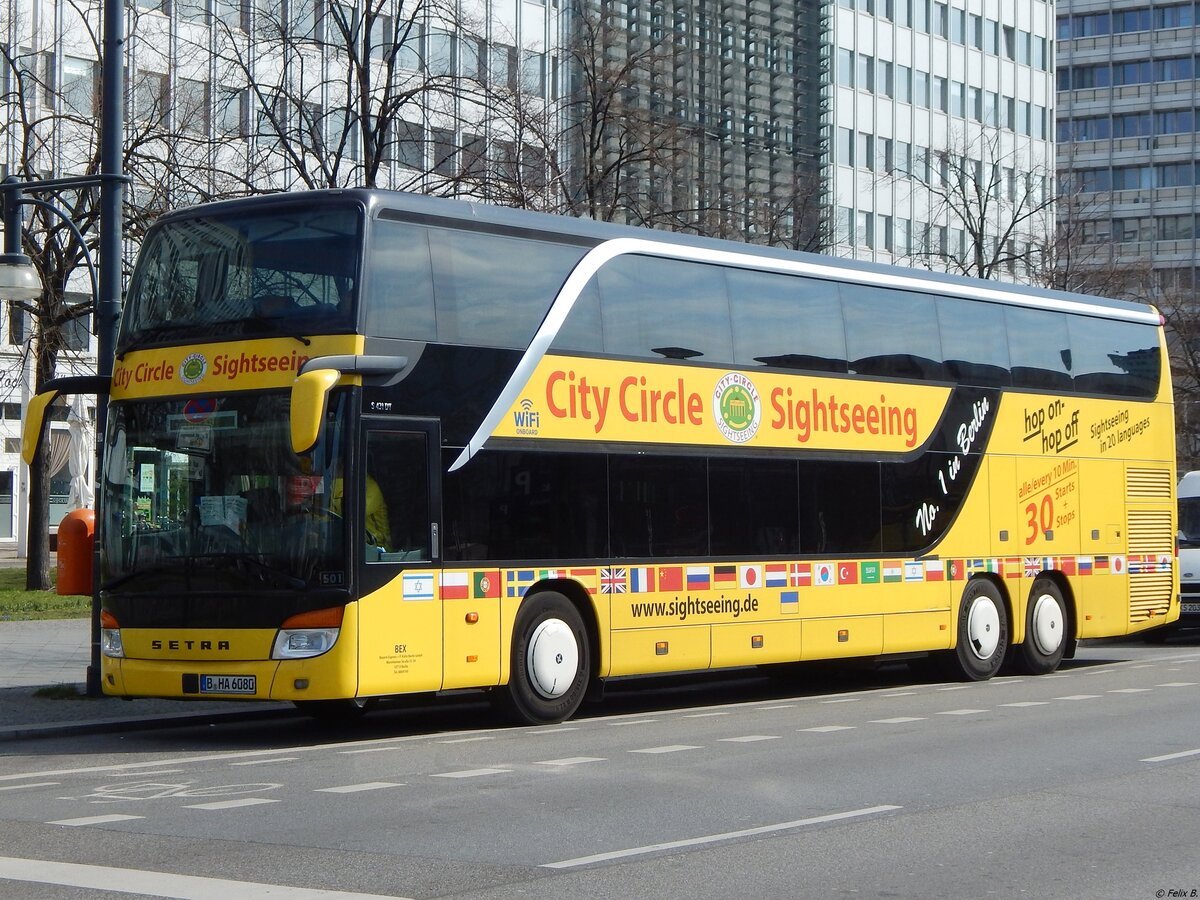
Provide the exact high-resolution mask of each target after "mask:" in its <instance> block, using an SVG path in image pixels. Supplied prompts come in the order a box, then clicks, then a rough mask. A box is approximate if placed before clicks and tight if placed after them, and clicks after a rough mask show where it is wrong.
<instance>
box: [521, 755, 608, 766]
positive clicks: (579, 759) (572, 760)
mask: <svg viewBox="0 0 1200 900" xmlns="http://www.w3.org/2000/svg"><path fill="white" fill-rule="evenodd" d="M590 762H604V757H603V756H568V757H565V758H564V759H544V760H542V761H541V762H539V763H535V765H539V766H578V765H581V764H582V763H590Z"/></svg>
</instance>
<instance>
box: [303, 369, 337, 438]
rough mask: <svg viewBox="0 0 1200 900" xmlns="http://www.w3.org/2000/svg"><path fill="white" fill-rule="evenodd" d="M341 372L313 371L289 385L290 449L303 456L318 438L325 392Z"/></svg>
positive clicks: (331, 370)
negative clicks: (290, 407) (290, 397)
mask: <svg viewBox="0 0 1200 900" xmlns="http://www.w3.org/2000/svg"><path fill="white" fill-rule="evenodd" d="M341 377H342V373H341V372H338V371H337V370H335V369H313V370H312V371H311V372H304V373H302V374H300V375H297V376H296V380H295V381H293V382H292V410H291V432H292V450H293V451H294V452H295V453H297V454H300V453H307V452H308V451H309V450H311V449H312V448H313V447H314V446H315V445H316V443H317V438H319V437H320V436H321V423H322V422H324V421H325V406H326V401H328V399H329V392H330V391H331V390H332V389H333V386H334V385H335V384H337V382H338V379H339V378H341Z"/></svg>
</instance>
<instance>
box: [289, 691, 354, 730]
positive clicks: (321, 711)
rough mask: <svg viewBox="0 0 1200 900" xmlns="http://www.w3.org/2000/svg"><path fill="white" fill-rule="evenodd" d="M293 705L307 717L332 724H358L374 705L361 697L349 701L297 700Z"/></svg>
mask: <svg viewBox="0 0 1200 900" xmlns="http://www.w3.org/2000/svg"><path fill="white" fill-rule="evenodd" d="M293 703H294V705H295V707H296V709H298V710H300V712H302V713H304V714H305V715H306V716H310V717H311V718H314V719H316V720H317V721H318V722H328V723H331V724H337V723H344V722H357V721H358V720H359V719H361V718H362V717H363V716H364V715H366V713H367V711H368V710H369V709H370V708H371V707H372V706H373V705H374V703H373V702H372V701H371V700H369V699H368V700H364V699H362V698H359V697H352V698H350V699H349V700H295V701H293Z"/></svg>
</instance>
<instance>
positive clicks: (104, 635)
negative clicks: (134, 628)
mask: <svg viewBox="0 0 1200 900" xmlns="http://www.w3.org/2000/svg"><path fill="white" fill-rule="evenodd" d="M100 652H101V653H103V654H104V655H105V656H108V657H111V658H112V659H124V658H125V645H124V644H122V643H121V629H120V628H101V629H100Z"/></svg>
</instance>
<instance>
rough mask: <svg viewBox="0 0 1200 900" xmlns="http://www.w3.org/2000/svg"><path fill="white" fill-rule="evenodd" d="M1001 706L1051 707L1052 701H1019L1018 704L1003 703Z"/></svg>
mask: <svg viewBox="0 0 1200 900" xmlns="http://www.w3.org/2000/svg"><path fill="white" fill-rule="evenodd" d="M1000 705H1001V706H1015V707H1025V706H1049V705H1050V701H1049V700H1019V701H1017V702H1016V703H1001V704H1000Z"/></svg>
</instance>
